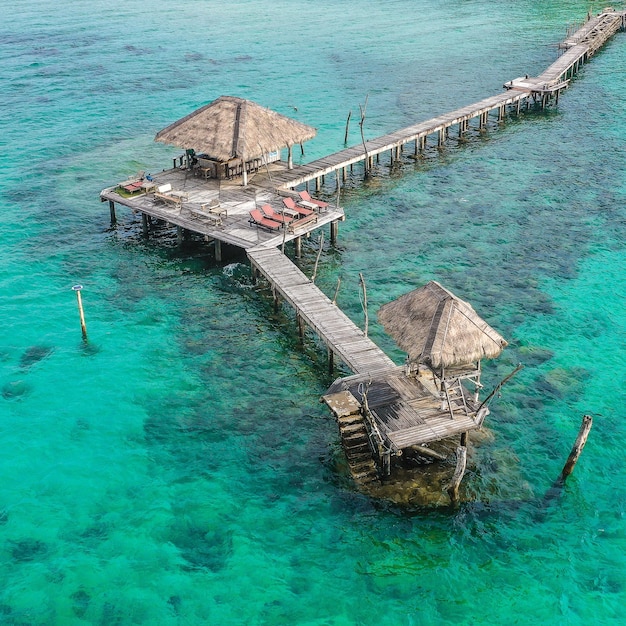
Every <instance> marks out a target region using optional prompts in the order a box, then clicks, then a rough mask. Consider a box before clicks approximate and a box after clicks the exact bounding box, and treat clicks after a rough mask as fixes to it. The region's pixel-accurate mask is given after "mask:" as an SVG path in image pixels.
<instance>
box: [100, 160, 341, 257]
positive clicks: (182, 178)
mask: <svg viewBox="0 0 626 626" xmlns="http://www.w3.org/2000/svg"><path fill="white" fill-rule="evenodd" d="M272 169H273V170H274V172H275V173H276V174H278V173H280V172H281V171H282V170H284V169H286V166H285V165H284V164H273V168H272ZM153 177H154V182H155V184H156V185H157V186H159V185H163V184H167V183H169V184H171V185H172V188H173V189H174V190H178V191H183V192H185V194H186V197H187V198H188V199H187V200H185V201H183V202H182V205H181V208H180V209H178V208H176V207H174V206H172V205H167V204H164V203H161V202H157V201H155V197H154V194H152V193H143V194H141V193H139V194H133V195H126V194H122V193H120V192H119V189H118V187H117V186H116V187H109V188H108V189H104V190H103V191H102V192H101V193H100V199H101V200H102V201H103V202H104V201H107V200H108V201H109V202H113V203H114V204H121V205H124V206H126V207H128V208H130V209H131V210H133V211H135V212H141V213H143V214H144V215H148V216H150V217H151V218H155V219H161V220H164V221H166V222H168V223H170V224H173V225H175V226H179V227H180V228H184V229H186V230H190V231H192V232H195V233H199V234H202V235H205V236H207V237H208V238H210V239H214V240H218V241H221V242H224V243H227V244H231V245H233V246H237V247H239V248H243V249H244V250H245V249H248V248H254V247H257V246H268V247H270V248H271V247H276V246H279V245H281V244H282V242H283V240H284V241H291V240H292V239H295V238H297V237H301V236H302V235H306V234H307V233H309V232H311V231H313V230H315V229H317V228H320V227H322V226H324V225H326V224H328V223H330V222H333V221H337V220H343V219H344V217H345V216H344V211H343V209H341V208H339V207H336V206H333V205H330V206H329V207H328V209H327V210H325V211H323V212H321V213H319V214H318V215H317V220H316V221H315V222H308V223H306V224H304V225H303V226H302V227H300V228H296V229H295V230H293V231H292V230H291V229H286V231H285V232H283V229H281V230H280V231H277V232H269V231H267V230H264V229H262V228H259V227H257V226H255V225H252V224H250V223H249V219H250V211H251V210H253V209H255V208H258V207H260V206H262V205H263V204H266V203H268V204H271V205H272V206H273V207H274V209H276V210H281V208H282V196H280V195H279V194H278V193H277V192H276V191H275V189H273V188H272V186H271V184H270V185H269V186H268V178H267V176H259V182H260V184H258V185H256V184H254V179H253V180H252V181H251V183H250V184H249V185H248V186H247V187H243V186H242V185H241V181H240V180H238V181H236V180H233V181H223V180H222V181H218V180H211V179H209V180H207V179H205V178H202V177H197V176H194V175H193V174H192V173H190V172H188V171H187V170H183V169H179V168H175V169H170V170H164V171H163V172H160V173H158V174H155V175H153ZM211 201H217V202H219V206H220V207H221V208H223V209H225V211H226V212H225V214H223V215H221V216H220V217H221V220H215V219H212V218H211V216H210V215H208V214H207V216H206V217H205V218H203V217H202V215H203V211H202V208H201V207H202V205H208V204H210V203H211Z"/></svg>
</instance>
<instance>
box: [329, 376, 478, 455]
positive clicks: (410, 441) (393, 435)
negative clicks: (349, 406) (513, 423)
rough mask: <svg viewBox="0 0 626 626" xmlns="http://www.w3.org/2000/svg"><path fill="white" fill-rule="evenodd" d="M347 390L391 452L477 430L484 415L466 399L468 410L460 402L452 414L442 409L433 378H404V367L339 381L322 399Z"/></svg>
mask: <svg viewBox="0 0 626 626" xmlns="http://www.w3.org/2000/svg"><path fill="white" fill-rule="evenodd" d="M343 391H349V392H350V394H352V396H354V398H355V399H356V400H357V401H358V402H360V403H361V404H363V403H364V395H367V405H368V407H369V410H370V413H371V415H372V417H373V419H374V421H375V424H376V427H377V429H378V432H379V433H380V435H381V437H382V439H383V442H384V444H385V445H386V446H387V447H389V448H391V449H392V450H395V451H397V450H402V449H403V448H408V447H410V446H416V445H423V444H425V443H429V442H431V441H438V440H440V439H446V438H448V437H452V436H454V435H459V434H461V433H464V432H468V431H471V430H476V429H477V428H480V427H481V425H482V422H483V419H484V415H485V412H482V413H481V415H480V416H477V414H476V409H477V408H478V407H477V406H476V404H475V403H474V402H473V401H472V400H471V399H470V398H469V397H466V403H467V404H468V406H469V408H470V410H469V411H467V410H466V409H465V407H464V406H463V404H462V403H461V402H459V403H458V404H456V405H455V406H454V407H453V410H452V414H451V413H450V410H449V409H448V408H447V407H445V408H442V403H441V398H440V396H439V393H438V392H437V389H436V387H435V386H434V383H433V379H432V375H430V374H429V373H428V372H427V371H425V370H423V371H421V372H420V375H419V376H417V377H415V376H411V377H407V376H406V374H405V371H404V368H403V367H394V368H389V369H387V370H385V371H384V372H378V374H377V375H376V378H375V379H370V378H369V377H367V376H362V375H357V376H348V377H345V378H339V379H338V380H336V381H335V382H334V383H333V384H332V385H331V386H330V387H329V389H328V391H327V392H326V394H325V396H324V398H325V399H326V398H332V396H333V395H334V394H337V393H340V392H343Z"/></svg>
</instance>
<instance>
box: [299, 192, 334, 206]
mask: <svg viewBox="0 0 626 626" xmlns="http://www.w3.org/2000/svg"><path fill="white" fill-rule="evenodd" d="M298 195H299V196H300V201H301V202H300V204H302V206H305V207H308V208H310V209H314V208H315V207H317V208H318V209H320V210H321V209H327V208H328V202H324V201H323V200H318V199H317V198H311V196H310V194H309V192H308V191H299V192H298Z"/></svg>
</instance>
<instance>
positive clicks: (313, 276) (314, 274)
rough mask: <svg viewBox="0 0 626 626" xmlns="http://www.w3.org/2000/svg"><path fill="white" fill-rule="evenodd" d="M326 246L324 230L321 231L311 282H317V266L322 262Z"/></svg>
mask: <svg viewBox="0 0 626 626" xmlns="http://www.w3.org/2000/svg"><path fill="white" fill-rule="evenodd" d="M323 248H324V231H322V232H321V233H320V241H319V247H318V249H317V256H316V257H315V265H314V267H313V275H312V276H311V282H312V283H313V284H315V279H316V278H317V266H318V265H319V262H320V257H321V256H322V249H323Z"/></svg>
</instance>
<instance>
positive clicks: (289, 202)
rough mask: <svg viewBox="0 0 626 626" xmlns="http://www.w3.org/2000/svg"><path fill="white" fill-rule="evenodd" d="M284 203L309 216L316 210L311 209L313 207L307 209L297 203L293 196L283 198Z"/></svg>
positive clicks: (292, 209)
mask: <svg viewBox="0 0 626 626" xmlns="http://www.w3.org/2000/svg"><path fill="white" fill-rule="evenodd" d="M283 204H284V205H285V206H286V207H287V208H288V209H289V210H290V211H295V212H296V213H299V214H300V215H303V216H304V217H307V216H309V215H313V213H315V211H311V209H305V208H304V207H303V206H300V205H299V204H296V203H295V200H294V199H293V198H291V197H287V198H283Z"/></svg>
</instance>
